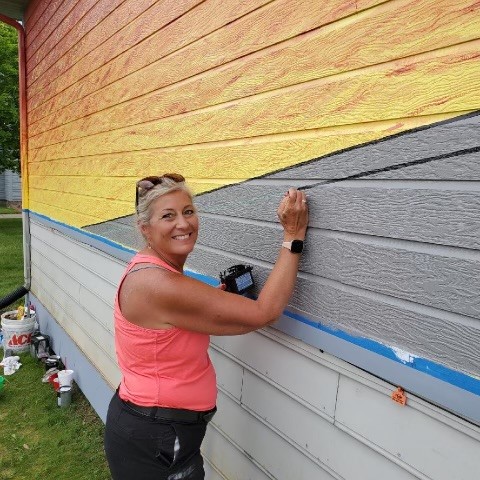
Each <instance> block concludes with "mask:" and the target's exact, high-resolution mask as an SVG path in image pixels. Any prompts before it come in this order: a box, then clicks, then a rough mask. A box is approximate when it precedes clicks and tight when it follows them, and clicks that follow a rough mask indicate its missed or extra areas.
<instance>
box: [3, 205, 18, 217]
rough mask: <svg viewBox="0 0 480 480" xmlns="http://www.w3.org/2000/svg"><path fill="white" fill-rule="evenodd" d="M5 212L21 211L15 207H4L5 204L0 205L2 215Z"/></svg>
mask: <svg viewBox="0 0 480 480" xmlns="http://www.w3.org/2000/svg"><path fill="white" fill-rule="evenodd" d="M3 213H20V212H19V211H18V210H15V209H13V208H9V207H4V206H2V205H0V215H1V214H3Z"/></svg>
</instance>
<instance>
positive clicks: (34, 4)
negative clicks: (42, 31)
mask: <svg viewBox="0 0 480 480" xmlns="http://www.w3.org/2000/svg"><path fill="white" fill-rule="evenodd" d="M47 6H48V3H47V2H45V1H44V0H31V1H30V2H28V5H27V8H26V10H25V14H24V17H23V21H24V24H25V28H26V29H28V30H30V29H32V28H33V27H34V25H35V23H36V22H37V21H38V19H39V18H41V16H42V13H43V12H44V10H45V9H46V8H47Z"/></svg>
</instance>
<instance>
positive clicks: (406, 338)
mask: <svg viewBox="0 0 480 480" xmlns="http://www.w3.org/2000/svg"><path fill="white" fill-rule="evenodd" d="M250 260H251V259H249V258H248V257H243V256H238V255H228V256H227V255H225V254H224V253H220V252H217V251H215V252H210V251H209V250H205V249H203V248H199V249H197V250H196V251H194V252H193V253H192V254H191V256H190V257H189V260H188V264H187V268H189V269H191V270H193V271H197V272H202V273H203V274H206V275H210V276H212V277H217V276H218V272H220V271H222V270H224V269H225V268H227V267H228V266H230V265H233V264H237V263H245V262H247V263H251V264H252V265H254V272H255V279H256V281H257V284H258V285H259V286H261V285H263V283H264V282H265V280H266V277H267V275H268V273H269V271H270V269H267V268H266V267H265V266H264V265H263V264H260V263H256V262H255V261H250ZM287 310H291V311H292V312H295V313H299V314H301V315H302V316H304V317H306V318H308V319H310V320H311V321H312V322H319V323H321V324H322V325H325V326H327V327H329V328H333V329H334V330H337V329H338V330H340V331H342V332H347V333H349V334H351V335H353V336H356V337H360V338H368V339H372V340H375V341H378V342H380V343H381V344H384V345H387V346H389V345H391V346H395V347H396V348H400V349H402V350H404V351H406V352H409V353H410V354H412V355H416V356H419V357H422V358H426V359H429V360H431V361H433V362H437V363H439V364H441V365H445V366H447V367H449V368H451V369H453V370H459V371H461V372H466V373H468V374H472V375H474V376H478V375H479V373H480V355H479V352H478V344H479V341H480V329H478V328H475V327H473V326H472V325H471V318H470V317H464V318H465V319H466V321H465V322H461V320H462V317H461V316H455V315H452V314H448V312H444V311H441V310H435V309H434V310H429V311H428V313H425V312H424V309H423V308H422V307H421V306H420V305H417V304H414V303H410V302H401V301H396V300H395V299H392V298H391V297H387V296H383V295H379V294H373V293H372V292H369V291H366V290H362V289H355V288H353V287H348V286H346V285H342V284H339V283H338V282H334V283H332V282H331V281H328V280H323V279H321V278H318V277H316V278H313V277H309V278H303V277H300V278H298V279H297V286H296V288H295V291H294V295H293V299H292V301H291V302H290V305H289V307H287ZM431 312H435V313H436V314H437V315H434V314H433V313H431ZM296 388H299V386H296Z"/></svg>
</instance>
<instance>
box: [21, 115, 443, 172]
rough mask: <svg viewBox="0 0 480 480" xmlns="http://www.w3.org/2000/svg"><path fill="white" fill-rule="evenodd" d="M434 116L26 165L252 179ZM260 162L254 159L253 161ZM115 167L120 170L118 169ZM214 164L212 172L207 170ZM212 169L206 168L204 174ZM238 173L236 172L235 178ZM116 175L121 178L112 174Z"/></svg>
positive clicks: (44, 168) (54, 169)
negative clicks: (156, 168)
mask: <svg viewBox="0 0 480 480" xmlns="http://www.w3.org/2000/svg"><path fill="white" fill-rule="evenodd" d="M438 120H439V118H438V116H436V115H432V116H427V117H420V118H411V119H403V120H402V122H401V123H400V124H399V123H398V121H397V120H394V121H386V122H372V123H370V124H365V125H349V126H341V127H331V128H325V129H320V130H310V131H303V132H293V133H290V134H288V133H287V134H285V133H284V134H281V135H278V136H268V137H256V138H249V139H240V140H235V141H227V142H218V143H215V144H204V145H201V144H200V145H187V146H180V147H170V148H164V149H151V150H144V151H126V152H119V153H115V154H104V155H99V154H98V153H97V154H93V155H92V154H90V155H89V154H88V152H85V154H84V156H81V157H75V158H71V159H69V160H64V159H54V158H49V159H47V160H45V161H43V162H35V161H33V160H32V161H30V163H29V168H30V170H31V172H32V176H33V177H34V176H35V175H38V176H46V174H47V173H49V174H50V175H52V172H55V175H61V176H68V175H71V176H78V175H81V176H87V177H88V176H89V175H86V174H87V173H89V174H90V175H91V174H92V173H93V172H95V173H96V174H97V175H103V174H105V173H107V172H112V171H113V172H114V173H118V172H119V171H120V165H121V172H122V173H123V175H124V176H132V177H135V178H137V177H138V176H143V175H144V172H145V168H153V166H156V165H158V163H159V162H161V164H162V166H163V165H165V168H166V169H167V170H168V168H170V169H175V168H177V169H180V170H181V171H185V170H187V169H188V168H189V167H190V168H191V166H192V164H197V163H198V164H199V165H200V168H199V169H198V171H195V175H196V176H197V178H201V177H203V178H211V179H217V178H224V177H225V172H228V174H229V175H230V176H231V178H234V179H246V178H252V177H256V176H259V175H262V174H265V173H270V172H271V171H272V170H271V168H268V166H266V165H265V164H266V163H267V162H268V161H270V162H272V159H274V161H275V163H274V167H277V168H276V169H281V168H282V167H283V168H284V167H289V166H291V162H288V158H289V156H290V157H294V158H299V160H298V161H299V162H301V161H309V160H311V159H312V158H316V157H318V156H320V155H324V154H328V153H332V152H335V151H337V150H339V149H342V148H345V147H352V148H353V147H355V146H358V145H360V144H363V143H366V142H369V141H371V140H376V139H378V138H380V137H384V136H386V135H392V134H393V133H395V132H398V131H402V130H405V129H411V128H415V127H418V126H419V125H423V124H425V123H433V122H436V121H438ZM238 158H242V162H238V165H236V168H235V169H234V170H232V169H231V168H230V169H229V168H228V167H229V166H230V165H231V162H232V159H238ZM257 159H258V160H257ZM116 164H118V166H116ZM212 165H215V169H212V168H211V166H212ZM208 167H210V169H208ZM237 172H238V173H237ZM116 176H119V175H116Z"/></svg>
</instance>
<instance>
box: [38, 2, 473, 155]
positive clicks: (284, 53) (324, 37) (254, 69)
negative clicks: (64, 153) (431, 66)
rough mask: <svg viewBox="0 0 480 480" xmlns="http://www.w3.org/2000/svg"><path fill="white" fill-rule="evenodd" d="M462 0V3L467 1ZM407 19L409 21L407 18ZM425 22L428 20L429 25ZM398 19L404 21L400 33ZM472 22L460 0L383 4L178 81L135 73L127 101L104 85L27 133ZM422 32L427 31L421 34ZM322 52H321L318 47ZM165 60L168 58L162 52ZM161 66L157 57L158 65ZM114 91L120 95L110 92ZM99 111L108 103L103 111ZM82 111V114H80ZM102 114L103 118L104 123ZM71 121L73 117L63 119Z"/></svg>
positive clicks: (459, 36)
mask: <svg viewBox="0 0 480 480" xmlns="http://www.w3.org/2000/svg"><path fill="white" fill-rule="evenodd" d="M464 3H465V5H467V4H469V3H471V2H470V1H465V2H464ZM433 5H434V6H435V7H433ZM432 9H433V10H434V11H435V17H434V18H432V15H431V14H429V15H425V12H426V11H429V12H431V11H432ZM413 18H414V19H415V20H416V21H412V19H413ZM432 23H435V29H434V30H433V31H431V24H432ZM399 24H403V25H405V28H402V30H401V31H400V30H399V29H398V25H399ZM459 25H462V28H459ZM478 28H480V22H479V20H478V16H477V15H475V12H474V11H472V12H471V14H470V15H467V16H466V15H465V13H464V12H463V11H462V8H461V5H457V6H455V7H453V6H452V2H451V0H449V1H447V2H438V1H435V0H431V1H429V2H412V0H405V1H402V2H386V3H385V4H382V5H380V6H377V7H376V8H371V9H369V10H366V11H364V12H360V13H357V14H355V15H353V16H352V17H349V18H348V19H346V20H341V21H339V22H334V23H333V24H330V25H327V26H325V27H321V28H319V29H315V30H314V31H310V32H308V33H306V34H301V35H298V36H297V37H294V38H293V39H291V40H289V41H286V42H282V43H280V44H275V45H274V46H272V47H268V48H267V49H265V50H261V51H259V52H257V53H255V54H251V55H248V56H247V57H241V58H240V59H238V60H234V61H232V62H230V63H228V64H226V65H223V66H222V67H220V68H214V69H212V70H209V71H207V72H205V73H200V74H196V75H194V76H193V77H190V78H189V79H187V80H185V81H181V82H180V83H173V85H168V83H167V81H166V79H164V76H163V75H161V76H160V75H158V74H157V75H156V78H155V79H154V78H152V79H149V81H145V79H143V80H141V82H142V83H140V84H139V82H138V79H137V80H136V81H135V84H136V85H137V88H131V89H128V90H127V94H130V99H128V98H126V97H125V93H124V89H119V88H118V86H117V85H116V84H111V85H110V86H108V87H106V88H105V89H102V90H100V91H97V92H95V93H94V94H92V96H89V97H87V98H85V101H84V100H78V101H76V102H74V103H73V104H71V105H69V106H68V107H67V108H66V109H63V110H62V111H60V112H57V113H56V114H55V115H53V114H52V115H51V116H50V117H49V118H48V121H43V122H41V123H37V124H34V125H32V127H31V129H30V133H31V136H33V137H34V136H36V135H37V134H38V133H40V132H42V131H46V130H51V129H52V128H53V127H57V126H58V131H57V132H55V138H62V139H63V140H65V139H66V135H69V136H70V137H72V136H81V135H84V134H85V133H84V132H91V133H98V132H100V131H106V130H110V129H114V128H121V127H124V126H126V125H134V124H139V123H142V122H146V121H151V120H155V119H158V118H162V117H165V116H169V115H175V114H179V113H182V112H185V111H192V110H195V109H199V108H204V107H205V106H210V105H215V104H220V103H223V102H228V101H231V100H235V99H239V98H242V97H246V96H251V95H254V94H258V93H261V92H265V91H271V90H275V89H278V88H282V87H285V86H289V85H294V84H297V83H302V82H306V81H310V80H313V79H316V78H321V77H326V76H330V75H336V74H338V73H340V72H345V71H350V70H355V69H357V68H364V67H365V66H367V65H372V64H379V63H385V62H387V61H392V60H394V59H396V58H401V57H404V56H406V55H408V56H413V55H415V54H419V53H422V52H425V51H430V50H434V49H439V48H444V47H447V46H449V45H452V44H457V43H461V42H465V41H469V40H473V39H475V38H477V37H478V34H477V31H478ZM425 31H428V32H429V34H428V35H426V34H425ZM359 38H362V42H364V43H368V45H369V48H368V49H366V48H362V45H363V43H362V42H360V41H359ZM385 38H390V39H391V41H390V48H388V49H386V48H384V41H385V40H384V39H385ZM327 51H328V52H329V55H328V56H327V55H325V54H324V53H323V52H327ZM332 58H333V59H334V60H335V61H334V62H332ZM165 61H172V60H171V59H170V57H169V59H165ZM162 68H163V67H162V63H160V64H159V65H158V70H160V69H162ZM164 69H165V70H166V71H167V72H168V71H173V72H178V71H179V70H180V69H179V68H173V69H172V68H171V67H169V66H168V65H166V66H165V67H164ZM139 75H140V74H138V76H139ZM126 81H128V80H127V79H126ZM159 81H163V82H164V85H166V86H163V87H162V86H159V88H160V89H159V90H158V89H156V90H153V89H152V87H153V86H154V85H156V84H158V82H159ZM140 85H142V86H143V85H145V87H146V88H147V89H148V90H149V91H151V93H148V94H143V95H142V88H140V89H139V88H138V87H139V86H140ZM120 93H122V94H123V96H122V97H121V98H118V95H119V94H120ZM94 98H95V100H96V101H94ZM85 102H87V105H85ZM120 102H121V103H120ZM112 106H113V107H112ZM110 107H112V108H110ZM103 109H108V110H107V112H108V114H107V115H106V113H107V112H104V111H103ZM94 112H96V113H94ZM87 114H89V116H88V117H87V118H82V117H85V116H86V115H87ZM107 117H108V122H106V121H105V118H107ZM75 119H78V120H75ZM72 120H73V121H74V122H73V123H71V124H67V122H71V121H72ZM76 125H78V126H79V127H78V128H77V127H76ZM52 133H53V132H52ZM41 137H42V138H43V137H44V136H41ZM35 143H36V144H37V145H38V144H43V145H45V144H49V143H54V141H53V140H52V135H51V134H49V135H48V136H46V138H45V139H44V140H42V139H41V138H38V139H35Z"/></svg>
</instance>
